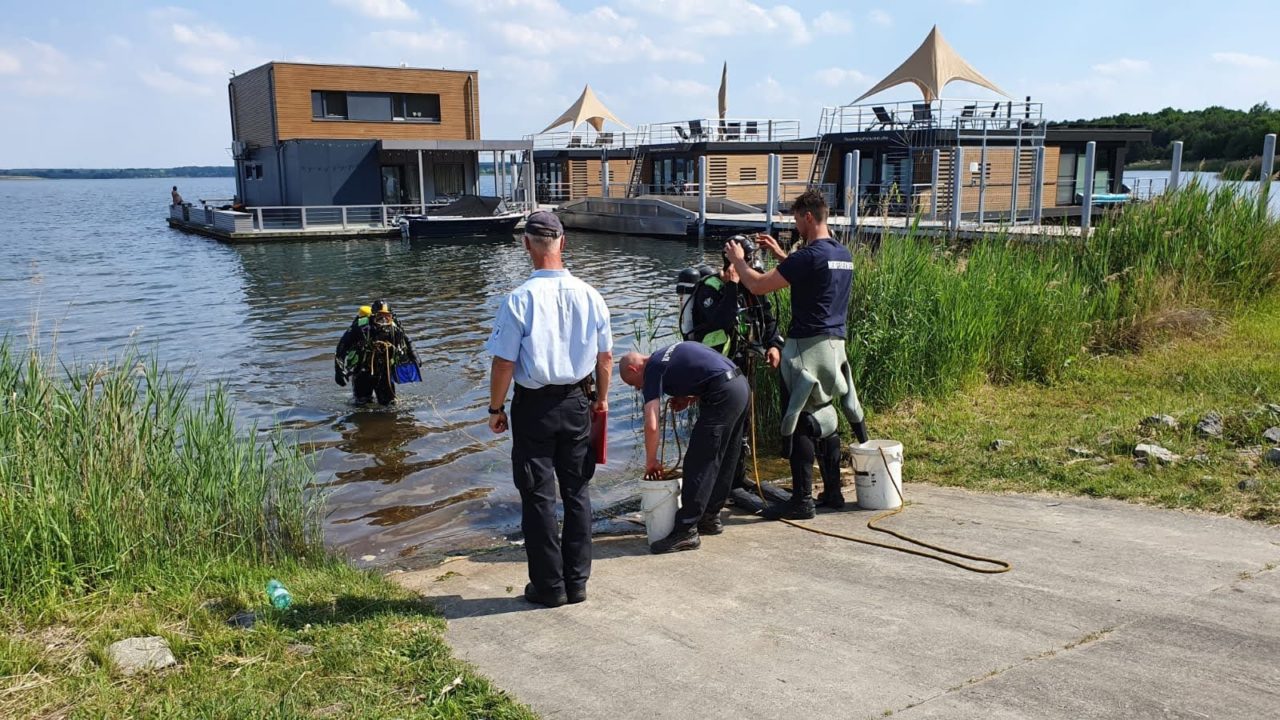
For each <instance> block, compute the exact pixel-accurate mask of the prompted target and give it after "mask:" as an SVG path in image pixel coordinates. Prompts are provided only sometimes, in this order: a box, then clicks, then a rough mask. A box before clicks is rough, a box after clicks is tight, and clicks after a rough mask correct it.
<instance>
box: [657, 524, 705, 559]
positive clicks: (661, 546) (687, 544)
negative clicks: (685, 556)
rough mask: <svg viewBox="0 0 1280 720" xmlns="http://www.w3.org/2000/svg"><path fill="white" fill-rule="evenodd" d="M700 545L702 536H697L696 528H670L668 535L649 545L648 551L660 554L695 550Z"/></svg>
mask: <svg viewBox="0 0 1280 720" xmlns="http://www.w3.org/2000/svg"><path fill="white" fill-rule="evenodd" d="M701 546H702V538H700V537H698V531H697V529H694V528H690V529H689V530H683V531H682V530H672V531H671V534H670V535H668V536H666V537H664V538H662V539H661V540H659V541H658V542H656V543H654V544H652V545H650V546H649V552H651V553H653V554H654V555H662V554H664V553H673V552H680V551H682V550H697V549H698V548H699V547H701Z"/></svg>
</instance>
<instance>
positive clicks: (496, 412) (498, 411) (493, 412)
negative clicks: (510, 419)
mask: <svg viewBox="0 0 1280 720" xmlns="http://www.w3.org/2000/svg"><path fill="white" fill-rule="evenodd" d="M504 407H506V406H505V405H499V406H498V407H497V408H496V409H495V408H489V414H490V415H501V414H503V413H504V412H506V410H504V409H503V408H504Z"/></svg>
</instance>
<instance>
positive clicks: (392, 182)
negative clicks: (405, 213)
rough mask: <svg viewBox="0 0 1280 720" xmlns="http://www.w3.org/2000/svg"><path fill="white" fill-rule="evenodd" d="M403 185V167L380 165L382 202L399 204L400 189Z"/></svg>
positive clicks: (384, 203)
mask: <svg viewBox="0 0 1280 720" xmlns="http://www.w3.org/2000/svg"><path fill="white" fill-rule="evenodd" d="M403 187H404V168H403V167H401V166H400V165H383V166H382V204H383V205H399V204H401V189H402V188H403Z"/></svg>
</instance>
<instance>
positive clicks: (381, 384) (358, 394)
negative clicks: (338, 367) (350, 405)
mask: <svg viewBox="0 0 1280 720" xmlns="http://www.w3.org/2000/svg"><path fill="white" fill-rule="evenodd" d="M351 393H352V394H353V395H355V398H356V402H361V403H366V402H369V401H370V400H372V399H373V397H374V395H377V396H378V402H379V403H380V404H382V405H390V404H391V403H392V402H393V401H394V400H395V399H396V384H395V383H393V382H391V381H390V380H389V379H387V376H386V374H385V373H379V374H377V375H371V374H369V373H367V372H358V373H356V374H355V375H353V376H352V377H351Z"/></svg>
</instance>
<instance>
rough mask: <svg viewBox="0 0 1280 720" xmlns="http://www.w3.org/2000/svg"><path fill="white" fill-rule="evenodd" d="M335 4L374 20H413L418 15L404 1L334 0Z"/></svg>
mask: <svg viewBox="0 0 1280 720" xmlns="http://www.w3.org/2000/svg"><path fill="white" fill-rule="evenodd" d="M333 4H334V5H337V6H338V7H344V8H347V9H348V10H354V11H355V12H358V13H360V14H361V15H364V16H365V17H369V18H373V19H374V20H413V19H415V18H417V17H418V13H417V11H416V10H414V9H413V8H411V7H409V6H408V5H406V4H405V2H404V0H333Z"/></svg>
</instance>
